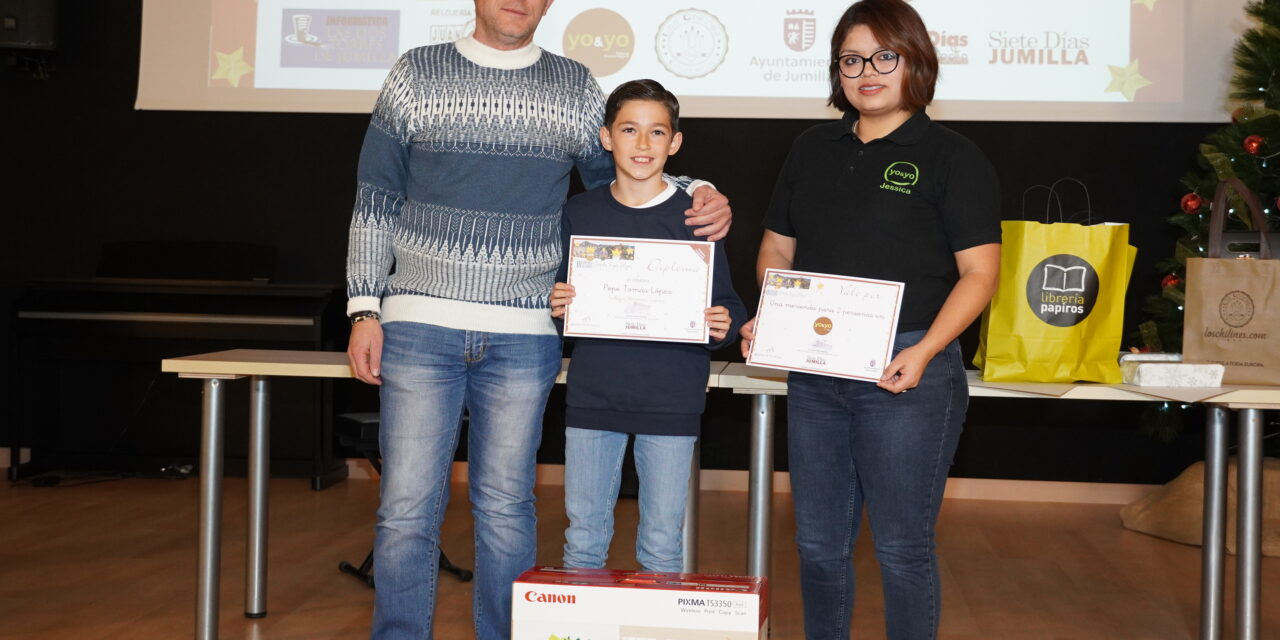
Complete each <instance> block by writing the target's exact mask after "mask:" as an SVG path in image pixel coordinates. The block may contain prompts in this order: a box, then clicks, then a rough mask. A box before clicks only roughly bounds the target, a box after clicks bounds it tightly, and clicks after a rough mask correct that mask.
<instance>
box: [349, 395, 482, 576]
mask: <svg viewBox="0 0 1280 640" xmlns="http://www.w3.org/2000/svg"><path fill="white" fill-rule="evenodd" d="M381 423H382V419H381V415H380V414H378V413H344V414H342V415H340V416H338V419H337V420H336V421H334V431H335V432H336V433H337V434H338V442H339V443H341V444H342V446H344V447H350V448H352V449H355V450H356V451H358V452H359V453H360V455H362V456H364V457H365V459H366V460H368V461H369V464H371V465H373V468H374V470H375V471H377V472H378V475H382V453H381V452H380V451H379V450H378V427H379V426H380V425H381ZM338 570H339V571H341V572H343V573H349V574H351V575H353V576H355V577H357V578H359V579H360V580H361V581H363V582H364V583H365V584H367V585H369V588H371V589H373V588H376V587H375V586H374V584H373V550H372V549H370V550H369V555H367V556H365V557H364V562H361V563H360V566H358V567H357V566H354V565H352V564H351V563H350V562H347V561H346V560H343V561H342V562H339V563H338ZM440 570H441V571H444V572H445V573H449V574H452V575H453V576H455V577H456V578H458V579H459V580H461V581H463V582H470V581H471V578H472V573H471V571H470V570H467V569H463V568H462V567H459V566H457V565H455V564H453V563H452V562H449V557H448V556H446V555H444V549H441V550H440Z"/></svg>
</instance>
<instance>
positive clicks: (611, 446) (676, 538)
mask: <svg viewBox="0 0 1280 640" xmlns="http://www.w3.org/2000/svg"><path fill="white" fill-rule="evenodd" d="M627 435H628V434H625V433H621V432H618V431H601V430H597V429H575V428H573V427H569V428H567V429H565V434H564V440H565V445H564V465H565V468H564V510H565V514H566V515H568V516H569V528H568V529H566V530H565V532H564V538H565V545H564V566H566V567H576V568H582V569H599V568H601V567H604V561H605V558H606V557H607V556H608V553H609V541H610V540H612V539H613V507H614V505H615V504H616V502H617V499H618V483H619V482H620V480H621V478H622V457H623V455H624V454H625V453H626V451H627ZM697 440H698V438H697V436H655V435H646V434H637V435H636V443H635V447H634V451H635V459H636V474H637V475H638V476H640V528H639V531H638V532H637V533H636V560H638V561H639V562H640V566H641V567H644V569H645V571H672V572H679V571H681V570H683V566H684V547H683V544H684V540H683V531H684V511H685V501H686V499H687V498H688V496H689V473H690V469H691V467H692V465H693V445H694V443H695V442H696V441H697Z"/></svg>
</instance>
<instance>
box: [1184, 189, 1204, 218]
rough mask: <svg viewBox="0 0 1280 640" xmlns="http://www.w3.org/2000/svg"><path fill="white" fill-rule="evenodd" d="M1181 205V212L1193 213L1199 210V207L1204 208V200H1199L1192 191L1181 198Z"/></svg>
mask: <svg viewBox="0 0 1280 640" xmlns="http://www.w3.org/2000/svg"><path fill="white" fill-rule="evenodd" d="M1181 205H1182V211H1183V212H1185V213H1195V212H1197V211H1199V210H1200V207H1202V206H1204V198H1201V197H1200V196H1198V195H1196V193H1195V192H1194V191H1192V192H1191V193H1188V194H1187V195H1185V196H1182V202H1181Z"/></svg>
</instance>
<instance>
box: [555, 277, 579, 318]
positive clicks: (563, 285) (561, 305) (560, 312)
mask: <svg viewBox="0 0 1280 640" xmlns="http://www.w3.org/2000/svg"><path fill="white" fill-rule="evenodd" d="M574 295H576V294H575V293H574V289H573V285H571V284H569V283H567V282H557V283H556V284H555V286H554V287H551V317H552V318H563V317H564V310H565V307H567V306H569V303H570V302H573V296H574Z"/></svg>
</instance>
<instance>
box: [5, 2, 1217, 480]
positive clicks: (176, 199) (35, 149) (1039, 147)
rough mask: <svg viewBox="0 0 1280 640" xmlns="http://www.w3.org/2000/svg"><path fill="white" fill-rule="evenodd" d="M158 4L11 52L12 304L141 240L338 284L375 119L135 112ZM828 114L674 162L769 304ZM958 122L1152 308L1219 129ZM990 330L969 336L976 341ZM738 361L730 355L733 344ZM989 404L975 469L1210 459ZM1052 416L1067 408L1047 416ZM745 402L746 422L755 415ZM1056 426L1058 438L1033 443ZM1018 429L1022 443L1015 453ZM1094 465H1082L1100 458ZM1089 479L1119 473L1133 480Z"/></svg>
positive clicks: (742, 130) (8, 191) (1089, 417)
mask: <svg viewBox="0 0 1280 640" xmlns="http://www.w3.org/2000/svg"><path fill="white" fill-rule="evenodd" d="M140 16H141V1H140V0H119V1H116V2H109V3H98V2H92V3H90V2H62V3H60V15H59V19H60V27H59V29H60V33H59V43H60V44H59V46H60V50H59V51H58V52H57V54H56V56H55V57H54V59H53V65H52V67H51V71H50V77H49V79H47V80H38V79H34V78H33V77H32V74H31V73H29V72H28V71H26V70H24V68H23V67H22V66H21V65H20V66H16V67H14V66H9V67H4V66H0V97H2V100H0V104H2V105H3V106H2V107H0V108H3V116H2V120H3V122H4V124H5V127H4V129H3V133H2V134H0V139H3V140H4V143H3V149H4V152H5V155H6V161H5V165H6V167H7V169H6V170H5V171H3V172H0V176H3V177H0V180H2V181H3V194H4V199H3V203H4V205H3V209H4V212H5V215H4V217H3V219H4V221H5V227H6V229H5V230H4V231H3V232H0V237H3V238H4V247H3V249H4V250H3V251H0V260H3V267H4V268H3V275H2V276H0V278H2V281H0V304H3V305H4V306H5V308H8V307H9V305H11V304H13V301H14V300H15V299H16V297H17V296H18V295H19V294H20V291H21V286H22V283H23V282H24V281H26V280H29V279H32V278H43V277H85V276H91V275H92V274H93V270H94V267H95V264H96V261H97V257H98V252H99V249H100V247H101V246H102V244H103V243H104V242H109V241H113V240H125V239H141V240H174V241H179V240H244V241H251V242H256V243H261V244H270V245H275V246H277V247H278V250H279V265H278V267H277V280H278V281H280V282H297V283H332V284H334V285H335V286H339V285H340V283H341V281H342V275H343V259H344V254H345V245H346V227H347V223H348V218H349V215H350V208H351V203H352V198H353V187H354V175H355V162H356V156H357V153H358V150H359V148H360V143H361V139H362V136H363V132H364V128H365V125H366V123H367V121H368V116H367V115H341V114H335V115H310V114H261V113H214V112H144V111H135V110H134V109H133V102H134V96H135V91H136V86H137V70H138V51H139V37H140V22H141V20H140ZM2 59H3V58H0V60H2ZM812 124H814V121H806V120H748V119H686V120H684V121H683V128H684V130H685V136H686V143H685V147H684V149H683V150H682V151H681V153H680V155H679V156H677V157H675V158H674V159H673V163H672V167H671V171H672V172H673V173H684V174H688V175H693V176H696V177H699V178H705V179H709V180H711V181H713V182H715V183H716V185H717V186H718V187H719V188H720V189H721V190H722V191H723V192H725V193H726V194H728V195H729V196H730V198H731V200H732V203H733V208H734V212H735V218H734V219H735V223H734V226H733V230H732V233H731V234H730V238H729V243H728V246H729V252H730V262H731V265H732V268H733V270H734V277H735V283H736V284H737V287H738V289H739V291H740V292H741V293H742V294H743V298H744V299H745V300H746V302H747V304H748V305H749V306H750V305H753V304H754V302H755V299H756V285H755V282H754V275H753V271H754V258H755V251H756V245H757V242H758V240H759V237H760V233H761V226H760V222H759V221H760V218H761V216H762V214H763V210H764V207H765V205H766V203H767V201H768V198H769V194H770V191H771V189H772V186H773V182H774V178H775V176H776V174H777V170H778V168H779V166H780V165H781V163H782V161H783V159H784V157H785V155H786V153H787V149H788V147H789V145H790V142H791V140H792V139H793V138H794V137H795V136H796V135H797V134H798V133H799V132H801V131H803V130H804V129H805V128H807V127H809V126H811V125H812ZM947 124H948V126H950V127H952V128H953V129H955V130H957V131H959V132H960V133H962V134H964V135H966V136H968V137H969V138H971V139H972V140H973V141H974V142H976V143H977V144H978V145H979V146H980V147H981V148H983V149H984V150H985V151H986V152H987V154H988V156H989V157H990V158H991V160H992V162H993V163H994V164H995V165H996V168H997V170H998V171H999V175H1000V180H1001V184H1002V186H1003V191H1004V204H1003V207H1002V215H1003V216H1004V217H1006V218H1017V217H1019V215H1020V204H1019V201H1020V198H1021V196H1022V192H1023V191H1024V190H1025V189H1026V188H1027V187H1029V186H1031V185H1036V184H1046V183H1049V182H1052V181H1053V180H1055V179H1056V178H1059V177H1062V176H1073V177H1076V178H1079V179H1080V180H1082V181H1083V182H1084V183H1086V184H1087V185H1088V186H1089V189H1090V193H1091V196H1092V202H1093V208H1094V212H1095V215H1096V216H1100V217H1102V218H1105V219H1107V220H1112V221H1119V222H1128V223H1131V224H1132V225H1133V226H1132V237H1133V242H1134V244H1135V245H1137V247H1138V249H1139V253H1138V263H1137V267H1136V268H1135V273H1134V277H1133V283H1132V285H1131V287H1130V290H1129V304H1128V308H1127V310H1128V314H1127V318H1126V330H1128V329H1130V328H1132V326H1133V325H1134V324H1136V323H1137V322H1139V321H1140V319H1141V318H1140V312H1139V309H1140V304H1141V300H1142V299H1143V298H1144V297H1145V296H1147V295H1149V294H1152V293H1154V292H1156V291H1158V289H1159V279H1160V276H1161V274H1159V273H1157V272H1156V271H1155V269H1154V267H1153V264H1154V263H1155V262H1156V261H1157V260H1158V259H1161V258H1163V257H1165V256H1167V255H1168V254H1170V253H1171V252H1172V247H1173V241H1174V239H1175V238H1176V237H1177V232H1176V229H1174V228H1173V227H1172V226H1170V225H1168V224H1167V223H1166V222H1165V218H1166V217H1167V216H1168V215H1169V214H1170V213H1172V212H1173V211H1174V210H1175V207H1176V206H1177V202H1178V198H1179V197H1180V195H1181V194H1182V193H1183V191H1184V190H1183V189H1182V187H1181V186H1180V185H1179V183H1178V178H1179V177H1180V176H1181V175H1182V174H1183V173H1184V172H1186V171H1187V170H1189V169H1190V168H1192V166H1193V163H1194V158H1195V155H1196V148H1197V145H1198V143H1199V141H1200V140H1201V138H1203V137H1204V136H1205V135H1206V134H1208V133H1209V132H1211V131H1213V130H1214V129H1216V128H1217V126H1218V125H1213V124H1131V123H1129V124H1122V123H1035V122H1016V123H1009V122H951V123H947ZM1067 197H1068V198H1069V201H1068V202H1069V204H1068V209H1070V210H1076V209H1080V208H1083V198H1082V196H1077V195H1076V194H1075V193H1069V194H1068V196H1067ZM1036 202H1037V204H1035V208H1036V211H1035V212H1033V213H1036V214H1038V212H1039V211H1041V210H1042V207H1043V197H1042V196H1041V198H1040V199H1038V200H1037V201H1036ZM0 318H2V319H0V355H3V356H4V358H5V362H9V361H10V354H11V353H12V352H13V349H12V339H11V338H10V335H11V331H10V329H11V325H12V322H11V316H10V315H9V314H3V316H0ZM972 342H973V340H972V336H971V335H970V336H969V337H967V338H966V343H967V344H968V345H972ZM969 352H970V353H971V352H972V348H971V346H970V349H969ZM729 356H730V354H728V353H725V352H722V353H721V354H720V356H719V357H722V358H727V357H729ZM17 375H23V374H22V372H21V371H16V370H14V367H12V366H10V367H3V370H0V388H4V389H11V388H12V384H11V381H12V378H13V376H17ZM9 400H10V401H11V402H12V401H16V400H17V399H14V398H9ZM1041 404H1043V403H1041ZM1119 404H1128V403H1119ZM1002 406H1003V405H1002ZM983 407H984V405H983V403H981V402H976V403H975V414H974V415H973V419H971V421H970V426H969V430H968V431H969V440H967V442H973V443H985V444H983V448H982V450H980V451H975V450H973V449H972V448H971V447H970V446H969V445H968V444H966V447H964V448H962V451H961V456H960V460H959V462H958V464H959V466H960V467H962V468H964V467H966V465H967V468H968V469H970V470H971V471H969V473H968V475H984V474H991V475H996V476H999V475H1001V474H1004V475H1019V474H1030V475H1031V476H1034V475H1035V474H1036V471H1035V470H1036V469H1037V468H1039V469H1041V470H1043V468H1044V466H1043V465H1035V464H1030V465H1026V466H1029V467H1030V469H1029V470H1027V469H1023V468H1022V467H1023V466H1024V465H1015V466H1017V467H1018V469H1016V470H1010V466H1009V465H1008V464H1007V463H1005V462H993V461H996V460H1007V459H1008V458H1009V456H1016V457H1018V458H1019V459H1023V460H1031V461H1032V462H1034V461H1035V460H1036V459H1037V456H1039V455H1040V454H1041V451H1039V450H1038V447H1039V443H1045V444H1046V447H1047V448H1046V450H1045V451H1043V455H1044V458H1045V459H1046V460H1048V459H1058V458H1060V457H1061V455H1060V454H1061V449H1060V448H1059V447H1060V446H1065V445H1059V444H1052V443H1058V442H1063V443H1070V442H1076V443H1077V445H1076V447H1077V449H1082V451H1087V450H1090V449H1101V450H1100V451H1098V452H1097V455H1098V456H1102V458H1096V457H1095V458H1089V459H1090V460H1095V461H1096V460H1098V459H1102V460H1104V461H1105V460H1107V459H1108V456H1109V455H1111V453H1109V452H1112V451H1114V452H1116V453H1115V455H1117V457H1118V458H1120V459H1125V458H1126V457H1128V458H1131V457H1132V455H1131V454H1133V453H1134V452H1138V454H1139V456H1140V457H1142V456H1145V457H1151V458H1153V460H1154V462H1153V463H1152V466H1151V468H1152V471H1151V473H1150V474H1149V475H1152V476H1159V475H1164V474H1166V473H1169V472H1168V470H1167V468H1172V467H1178V468H1180V465H1181V464H1182V461H1183V459H1184V458H1186V457H1188V456H1189V455H1193V454H1192V453H1187V452H1186V451H1183V450H1182V449H1178V448H1176V447H1175V448H1162V445H1159V444H1156V443H1155V442H1153V441H1149V440H1144V439H1142V438H1139V437H1137V436H1135V431H1136V420H1137V417H1136V416H1137V410H1138V409H1139V408H1138V407H1127V406H1126V407H1118V406H1108V407H1105V408H1096V407H1095V408H1089V407H1088V406H1087V405H1082V406H1081V407H1078V408H1077V407H1073V408H1072V411H1071V412H1070V413H1069V415H1070V416H1071V419H1070V420H1067V418H1066V417H1065V416H1064V412H1062V411H1060V410H1058V409H1057V408H1055V407H1049V411H1046V410H1043V408H1042V409H1040V410H1037V409H1031V410H1028V411H1020V412H1014V413H1015V414H1016V415H1022V416H1024V418H1022V419H1021V421H1020V422H1019V424H1015V425H1007V424H1004V422H1006V420H1004V419H1003V418H1004V417H1005V416H1007V415H1008V414H1009V413H1010V412H1009V411H1007V410H1004V409H1001V410H1000V411H1001V413H997V410H995V409H984V408H983ZM1051 412H1052V413H1054V414H1055V415H1054V416H1053V417H1044V416H1043V415H1042V414H1045V413H1051ZM987 414H989V415H987ZM738 415H741V416H743V419H744V420H745V416H746V413H745V411H743V412H742V413H740V414H738ZM1064 421H1068V422H1070V423H1071V424H1062V423H1063V422H1064ZM730 422H731V423H732V424H730V425H729V426H719V425H718V423H716V422H715V421H712V422H711V423H709V432H708V444H710V443H711V441H712V440H714V439H715V438H718V437H721V436H719V435H717V434H719V433H720V432H721V431H722V430H723V431H724V432H725V433H724V434H723V438H724V439H725V441H730V440H734V439H739V438H741V437H742V436H745V432H742V433H737V432H736V431H737V429H738V428H739V427H740V426H741V424H742V423H743V421H738V420H736V419H735V420H733V421H730ZM1046 425H1048V426H1046ZM1009 429H1015V430H1016V429H1022V430H1023V431H1022V432H1021V433H1022V435H1021V436H1019V437H1005V436H1003V435H1000V436H997V435H995V434H1004V433H1006V432H1007V431H1008V430H1009ZM1037 429H1048V431H1037ZM1073 429H1079V430H1083V431H1085V432H1105V433H1107V434H1108V435H1107V436H1106V438H1104V439H1105V440H1106V441H1107V442H1108V443H1110V444H1105V445H1101V444H1097V443H1100V442H1102V440H1089V439H1088V438H1087V437H1085V438H1084V439H1083V442H1085V444H1079V443H1080V442H1081V441H1082V437H1081V436H1079V435H1078V434H1077V435H1075V436H1073V435H1071V434H1072V433H1076V432H1075V431H1073ZM1064 430H1065V431H1064ZM984 431H985V432H986V433H987V434H989V436H988V437H985V438H984V436H983V435H982V434H983V433H984ZM1038 433H1039V434H1041V435H1043V438H1041V437H1039V436H1036V437H1028V436H1029V435H1034V434H1038ZM1055 434H1056V435H1055ZM1114 440H1123V441H1124V442H1125V443H1127V444H1125V445H1124V446H1125V447H1128V448H1124V449H1119V450H1117V449H1115V447H1117V446H1118V445H1115V444H1114V443H1113V442H1112V441H1114ZM1028 441H1029V442H1028ZM1009 442H1017V443H1018V445H1017V446H1019V447H1024V449H1018V450H1010V451H1003V450H1000V449H998V447H1001V446H1005V443H1009ZM1090 442H1093V443H1095V444H1088V443H1090ZM549 444H550V443H549ZM744 446H745V445H743V447H744ZM1010 446H1012V445H1010ZM743 447H738V448H737V449H733V450H732V452H730V451H729V450H728V449H726V453H724V454H723V455H719V454H715V453H712V454H710V460H711V461H713V462H715V463H716V464H709V465H708V466H739V465H740V464H742V463H745V455H741V453H740V452H741V450H742V448H743ZM989 447H997V449H995V450H991V449H989ZM707 448H711V447H707ZM1027 448H1030V450H1027ZM1184 449H1185V447H1184ZM1191 449H1195V447H1191ZM1082 455H1083V453H1082ZM721 458H723V459H721ZM988 458H989V459H990V460H989V461H984V460H986V459H988ZM1095 466H1099V465H1096V464H1094V463H1083V467H1084V468H1089V469H1092V468H1093V467H1095ZM1101 466H1102V467H1108V466H1109V465H1106V464H1103V465H1101ZM1166 467H1167V468H1166ZM1066 468H1067V467H1063V469H1066ZM1070 468H1072V469H1079V468H1081V466H1080V465H1075V466H1071V467H1070ZM1041 473H1044V472H1043V471H1041ZM1048 473H1050V475H1054V474H1056V475H1060V476H1061V475H1071V473H1068V472H1067V471H1062V472H1061V473H1058V472H1052V471H1051V472H1048ZM1085 475H1087V476H1088V477H1087V478H1086V479H1114V475H1115V474H1110V475H1108V473H1107V472H1106V471H1097V472H1096V473H1095V472H1093V471H1090V472H1088V473H1086V474H1085ZM1064 479H1065V478H1064Z"/></svg>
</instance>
